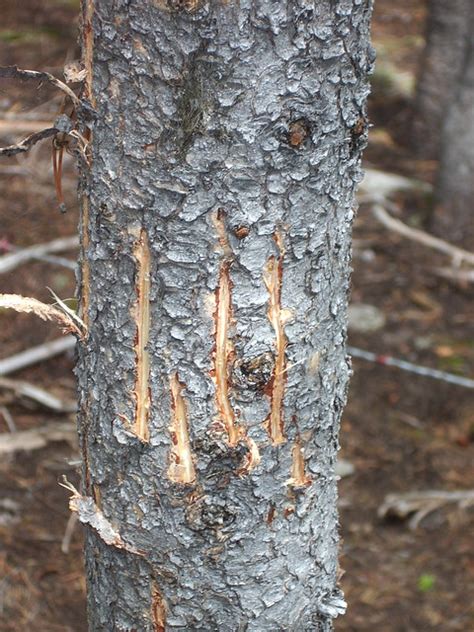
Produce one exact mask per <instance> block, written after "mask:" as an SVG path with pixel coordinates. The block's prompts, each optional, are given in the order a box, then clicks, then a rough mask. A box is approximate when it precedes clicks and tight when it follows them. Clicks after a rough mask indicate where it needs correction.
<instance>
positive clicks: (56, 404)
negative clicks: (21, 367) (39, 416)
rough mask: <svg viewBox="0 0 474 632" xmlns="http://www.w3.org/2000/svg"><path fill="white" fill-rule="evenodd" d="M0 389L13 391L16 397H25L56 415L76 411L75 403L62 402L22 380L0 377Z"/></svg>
mask: <svg viewBox="0 0 474 632" xmlns="http://www.w3.org/2000/svg"><path fill="white" fill-rule="evenodd" d="M0 389H6V390H9V391H13V392H14V393H15V394H16V395H17V396H23V397H27V398H28V399H31V400H33V401H35V402H37V403H38V404H41V405H42V406H45V407H46V408H49V409H50V410H53V411H54V412H56V413H72V412H74V411H75V410H76V409H77V404H76V402H73V401H63V400H61V399H59V398H58V397H56V396H55V395H52V394H51V393H49V392H48V391H46V390H44V389H43V388H40V387H38V386H34V385H33V384H30V383H29V382H24V381H23V380H10V379H8V378H4V377H0Z"/></svg>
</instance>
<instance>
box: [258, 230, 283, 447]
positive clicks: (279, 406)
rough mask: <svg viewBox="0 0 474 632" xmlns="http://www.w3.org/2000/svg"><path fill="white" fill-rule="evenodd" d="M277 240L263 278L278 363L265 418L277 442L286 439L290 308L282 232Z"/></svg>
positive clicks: (274, 371) (272, 436) (272, 438)
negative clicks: (285, 301) (285, 304)
mask: <svg viewBox="0 0 474 632" xmlns="http://www.w3.org/2000/svg"><path fill="white" fill-rule="evenodd" d="M275 242H276V244H277V246H278V248H279V250H280V256H279V257H278V259H276V258H275V257H274V256H271V257H270V258H269V260H268V262H267V265H266V267H265V270H264V274H263V280H264V282H265V285H266V288H267V290H268V294H269V299H268V312H267V315H268V320H269V321H270V322H271V324H272V326H273V329H274V331H275V347H276V351H275V366H274V369H273V376H272V379H271V382H270V389H271V404H270V414H269V416H268V418H267V420H266V421H265V427H266V429H267V432H268V434H269V436H270V439H271V440H272V443H273V444H274V445H278V444H280V443H284V441H285V440H286V439H285V436H284V434H283V398H284V394H285V382H286V345H287V339H286V336H285V322H286V320H287V312H286V311H285V310H282V308H281V284H282V277H283V256H284V248H283V239H282V237H281V235H280V233H276V234H275Z"/></svg>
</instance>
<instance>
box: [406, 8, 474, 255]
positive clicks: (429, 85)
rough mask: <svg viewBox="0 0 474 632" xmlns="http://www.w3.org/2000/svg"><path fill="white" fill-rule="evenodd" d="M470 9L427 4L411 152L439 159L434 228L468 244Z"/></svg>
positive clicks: (473, 12)
mask: <svg viewBox="0 0 474 632" xmlns="http://www.w3.org/2000/svg"><path fill="white" fill-rule="evenodd" d="M473 39H474V4H473V3H472V2H471V1H470V0H454V1H450V0H431V2H430V3H429V15H428V21H427V40H426V48H425V53H424V57H423V60H422V64H421V68H420V74H419V80H418V86H417V94H416V100H415V109H414V114H413V140H414V149H415V151H416V153H417V154H418V155H419V156H424V157H427V158H433V159H439V161H440V165H439V171H438V176H437V183H436V188H435V204H436V206H437V208H436V212H435V214H434V216H433V229H434V231H435V232H437V233H438V234H441V235H444V236H446V237H447V238H448V239H450V240H451V241H460V242H464V243H465V244H466V245H469V244H472V239H473V237H474V222H473V215H472V199H473V196H474V184H473V181H474V115H473V114H474V57H473Z"/></svg>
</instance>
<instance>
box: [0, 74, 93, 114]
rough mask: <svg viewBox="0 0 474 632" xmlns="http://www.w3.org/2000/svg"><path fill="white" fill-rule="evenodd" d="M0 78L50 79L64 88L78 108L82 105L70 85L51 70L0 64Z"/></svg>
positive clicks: (54, 84)
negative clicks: (24, 68)
mask: <svg viewBox="0 0 474 632" xmlns="http://www.w3.org/2000/svg"><path fill="white" fill-rule="evenodd" d="M0 78H2V79H33V80H35V81H48V82H49V83H51V84H53V86H55V87H56V88H58V89H59V90H62V92H64V93H65V94H67V95H68V97H69V98H70V99H71V101H72V102H73V103H74V105H75V106H76V107H78V108H80V107H81V101H80V99H79V98H78V97H77V96H76V94H75V93H74V92H73V91H72V90H71V88H70V87H69V86H67V85H66V84H65V83H63V82H62V81H60V80H59V79H57V78H56V77H55V76H54V75H52V74H50V73H49V72H44V71H38V70H21V69H20V68H18V66H0Z"/></svg>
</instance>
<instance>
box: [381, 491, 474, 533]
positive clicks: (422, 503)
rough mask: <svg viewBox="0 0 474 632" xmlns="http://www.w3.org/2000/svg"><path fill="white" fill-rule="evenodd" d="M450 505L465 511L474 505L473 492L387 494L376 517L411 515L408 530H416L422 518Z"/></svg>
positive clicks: (405, 516)
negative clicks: (453, 504) (452, 504)
mask: <svg viewBox="0 0 474 632" xmlns="http://www.w3.org/2000/svg"><path fill="white" fill-rule="evenodd" d="M450 503H455V504H457V505H458V507H459V509H466V508H467V507H470V506H472V505H474V490H473V489H469V490H461V491H453V492H445V491H442V490H441V491H435V490H427V491H421V492H407V493H405V494H388V496H386V497H385V500H384V502H383V504H382V505H381V506H380V507H379V509H378V511H377V515H378V516H379V518H387V517H390V516H395V517H396V518H401V519H405V518H408V517H409V516H411V515H412V514H413V516H412V518H411V519H410V521H409V523H408V525H409V527H410V529H416V528H417V527H418V526H419V524H420V522H421V521H422V520H423V518H425V517H426V516H428V515H429V514H430V513H432V512H433V511H436V510H437V509H440V508H441V507H443V506H444V505H447V504H450Z"/></svg>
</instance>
